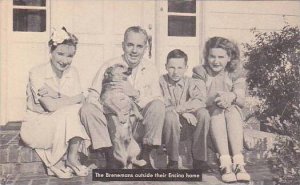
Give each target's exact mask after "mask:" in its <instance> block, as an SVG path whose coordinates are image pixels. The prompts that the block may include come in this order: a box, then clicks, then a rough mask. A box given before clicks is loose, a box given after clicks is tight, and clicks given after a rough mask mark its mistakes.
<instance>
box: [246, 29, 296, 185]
mask: <svg viewBox="0 0 300 185" xmlns="http://www.w3.org/2000/svg"><path fill="white" fill-rule="evenodd" d="M253 33H254V34H255V40H254V42H252V43H251V44H244V47H245V53H244V55H245V58H246V59H247V62H246V63H245V68H246V69H247V70H248V73H247V82H248V84H249V94H250V95H252V96H254V97H257V98H259V99H260V101H261V103H260V104H259V108H258V109H257V110H256V112H255V115H256V117H257V119H258V120H259V121H260V123H261V128H262V129H263V130H265V131H269V132H276V133H279V134H282V135H287V136H288V137H285V139H282V138H281V140H280V142H278V143H276V144H275V146H274V149H273V150H272V152H273V155H274V158H273V159H272V161H271V166H272V168H273V170H274V172H275V173H276V174H277V177H276V180H277V183H279V184H300V162H299V158H300V149H299V146H300V126H299V124H300V31H299V28H298V27H292V26H288V25H287V26H285V27H284V28H282V30H280V31H279V32H269V33H262V32H256V31H255V30H253Z"/></svg>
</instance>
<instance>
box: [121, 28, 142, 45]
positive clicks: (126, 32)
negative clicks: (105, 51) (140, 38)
mask: <svg viewBox="0 0 300 185" xmlns="http://www.w3.org/2000/svg"><path fill="white" fill-rule="evenodd" d="M129 32H134V33H142V34H144V35H145V43H147V41H148V34H147V32H146V30H144V29H143V28H141V27H139V26H131V27H129V28H127V29H126V31H125V33H124V41H125V40H126V39H127V36H128V33H129Z"/></svg>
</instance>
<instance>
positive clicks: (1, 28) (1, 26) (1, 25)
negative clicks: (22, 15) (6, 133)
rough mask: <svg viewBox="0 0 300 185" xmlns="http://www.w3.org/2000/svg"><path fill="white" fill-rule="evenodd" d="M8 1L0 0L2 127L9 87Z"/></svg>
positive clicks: (0, 96)
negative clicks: (6, 66) (6, 7)
mask: <svg viewBox="0 0 300 185" xmlns="http://www.w3.org/2000/svg"><path fill="white" fill-rule="evenodd" d="M7 2H8V0H0V20H1V21H0V79H1V81H0V125H3V124H5V123H6V117H7V116H6V112H5V111H3V110H5V109H6V107H7V104H6V97H7V96H6V95H7V93H6V87H7V83H6V82H7V73H6V71H7V69H6V68H5V64H6V63H7V60H6V59H7V55H6V54H7V49H6V48H7V47H6V46H7V27H6V25H7V19H6V17H7V9H5V6H6V4H7Z"/></svg>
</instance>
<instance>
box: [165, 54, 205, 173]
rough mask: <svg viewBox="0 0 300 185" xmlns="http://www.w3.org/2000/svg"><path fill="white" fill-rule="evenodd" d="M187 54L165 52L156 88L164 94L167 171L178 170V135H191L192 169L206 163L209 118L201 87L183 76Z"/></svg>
mask: <svg viewBox="0 0 300 185" xmlns="http://www.w3.org/2000/svg"><path fill="white" fill-rule="evenodd" d="M187 61H188V57H187V55H186V54H185V53H184V52H183V51H181V50H179V49H175V50H173V51H171V52H169V54H168V56H167V62H166V65H165V66H166V70H167V72H168V73H167V74H165V75H163V76H161V78H160V87H161V90H162V92H163V95H164V101H165V105H166V116H165V122H164V127H163V143H164V144H165V146H166V149H167V155H168V158H169V161H168V166H167V168H169V169H178V159H179V142H180V135H182V134H181V133H182V132H185V131H187V130H190V131H191V132H192V157H193V168H194V169H202V168H203V167H204V165H205V164H206V163H205V161H207V133H208V130H209V122H210V117H209V113H208V111H207V110H206V109H205V94H206V87H205V84H204V83H203V82H201V81H199V80H197V79H192V78H190V77H186V76H185V75H184V74H185V72H186V70H187V68H188V66H187Z"/></svg>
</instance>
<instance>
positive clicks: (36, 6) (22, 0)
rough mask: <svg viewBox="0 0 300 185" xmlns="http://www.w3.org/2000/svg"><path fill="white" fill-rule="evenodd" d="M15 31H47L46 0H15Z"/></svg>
mask: <svg viewBox="0 0 300 185" xmlns="http://www.w3.org/2000/svg"><path fill="white" fill-rule="evenodd" d="M13 31H15V32H45V31H46V0H13Z"/></svg>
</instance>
